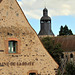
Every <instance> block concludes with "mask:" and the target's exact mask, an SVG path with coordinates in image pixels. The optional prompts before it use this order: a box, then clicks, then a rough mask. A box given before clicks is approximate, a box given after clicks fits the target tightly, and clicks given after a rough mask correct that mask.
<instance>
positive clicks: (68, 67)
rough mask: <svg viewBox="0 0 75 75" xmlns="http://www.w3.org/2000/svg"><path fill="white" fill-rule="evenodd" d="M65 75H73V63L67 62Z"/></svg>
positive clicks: (74, 70) (74, 64)
mask: <svg viewBox="0 0 75 75" xmlns="http://www.w3.org/2000/svg"><path fill="white" fill-rule="evenodd" d="M66 72H67V75H75V63H73V62H69V63H67V65H66Z"/></svg>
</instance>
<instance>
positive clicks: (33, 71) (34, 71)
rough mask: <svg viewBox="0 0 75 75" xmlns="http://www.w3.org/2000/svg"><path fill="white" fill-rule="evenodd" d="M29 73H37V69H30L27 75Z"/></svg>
mask: <svg viewBox="0 0 75 75" xmlns="http://www.w3.org/2000/svg"><path fill="white" fill-rule="evenodd" d="M30 73H36V75H38V71H37V70H30V71H29V72H28V73H27V75H29V74H30Z"/></svg>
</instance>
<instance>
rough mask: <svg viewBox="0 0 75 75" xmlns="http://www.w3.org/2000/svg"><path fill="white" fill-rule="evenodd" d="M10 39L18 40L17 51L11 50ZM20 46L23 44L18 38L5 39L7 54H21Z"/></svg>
mask: <svg viewBox="0 0 75 75" xmlns="http://www.w3.org/2000/svg"><path fill="white" fill-rule="evenodd" d="M9 41H16V42H17V47H16V52H15V53H14V52H9V49H8V48H9ZM20 46H21V41H20V40H18V39H16V38H8V39H7V40H5V53H6V54H20V53H21V50H20Z"/></svg>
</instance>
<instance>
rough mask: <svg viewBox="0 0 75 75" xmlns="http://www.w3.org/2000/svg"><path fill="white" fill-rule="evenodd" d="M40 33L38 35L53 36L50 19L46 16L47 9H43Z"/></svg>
mask: <svg viewBox="0 0 75 75" xmlns="http://www.w3.org/2000/svg"><path fill="white" fill-rule="evenodd" d="M40 28H41V30H40V32H39V35H53V36H54V34H53V32H52V30H51V18H50V17H49V16H48V10H47V8H44V9H43V16H42V18H41V19H40Z"/></svg>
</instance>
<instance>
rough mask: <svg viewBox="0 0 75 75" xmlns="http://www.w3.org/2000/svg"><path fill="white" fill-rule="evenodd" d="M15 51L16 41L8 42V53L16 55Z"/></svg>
mask: <svg viewBox="0 0 75 75" xmlns="http://www.w3.org/2000/svg"><path fill="white" fill-rule="evenodd" d="M16 49H17V41H9V42H8V52H9V53H16Z"/></svg>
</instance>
